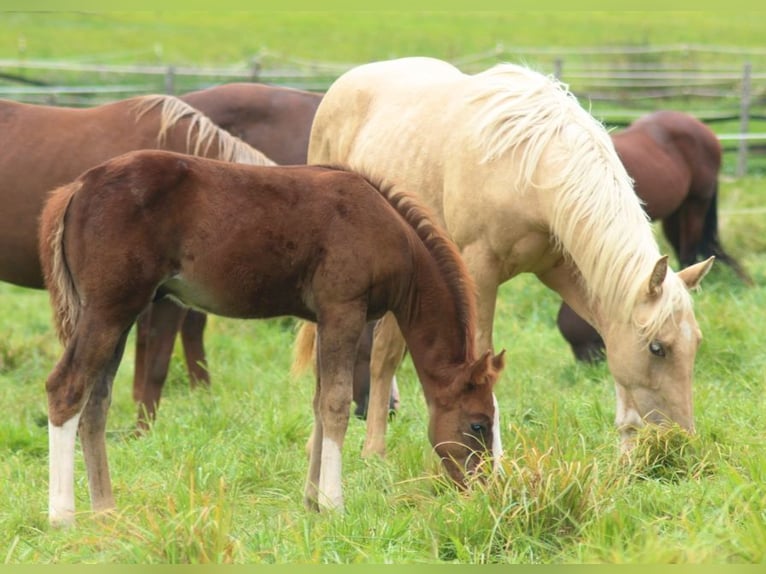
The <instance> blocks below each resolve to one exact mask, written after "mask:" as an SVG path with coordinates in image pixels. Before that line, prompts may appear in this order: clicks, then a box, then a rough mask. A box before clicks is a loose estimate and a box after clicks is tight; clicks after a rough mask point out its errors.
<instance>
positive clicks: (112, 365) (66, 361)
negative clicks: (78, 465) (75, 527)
mask: <svg viewBox="0 0 766 574" xmlns="http://www.w3.org/2000/svg"><path fill="white" fill-rule="evenodd" d="M125 338H126V328H124V326H123V328H113V329H105V328H103V326H101V325H98V324H97V323H95V322H93V321H89V320H88V318H87V317H85V316H84V317H83V318H82V319H81V320H80V322H79V323H78V326H77V328H76V330H75V332H74V334H73V336H72V338H71V339H70V341H69V343H68V345H67V347H66V350H65V351H64V355H63V356H62V358H61V359H60V360H59V362H58V364H57V365H56V367H55V369H54V370H53V372H52V373H51V375H50V376H49V377H48V380H47V382H46V391H47V394H48V417H49V423H48V433H49V438H48V440H49V455H50V459H49V464H50V466H49V473H50V481H49V499H48V500H49V519H50V522H51V523H52V524H64V525H65V524H70V523H72V522H73V521H74V510H75V506H74V447H75V436H76V432H77V428H78V423H79V429H80V436H81V441H82V445H83V454H84V456H85V462H86V466H87V469H88V480H89V485H90V493H91V502H92V505H93V508H94V509H95V510H105V509H108V508H111V507H113V506H114V500H113V497H112V488H111V481H110V479H109V470H108V466H107V459H106V446H105V425H106V411H107V410H108V408H109V398H110V395H111V384H112V379H113V377H114V373H115V371H116V369H117V365H118V364H119V360H120V357H121V356H122V351H123V349H124V345H125Z"/></svg>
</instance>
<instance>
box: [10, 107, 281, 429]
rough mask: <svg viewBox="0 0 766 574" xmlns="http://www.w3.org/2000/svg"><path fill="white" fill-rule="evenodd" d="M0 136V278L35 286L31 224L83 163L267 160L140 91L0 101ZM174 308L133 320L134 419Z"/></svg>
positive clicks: (193, 367) (192, 363)
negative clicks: (181, 156) (146, 152)
mask: <svg viewBox="0 0 766 574" xmlns="http://www.w3.org/2000/svg"><path fill="white" fill-rule="evenodd" d="M0 133H1V134H2V136H0V137H2V140H3V141H4V142H5V143H4V145H3V151H2V153H0V181H1V182H2V186H0V197H2V201H3V208H2V209H0V280H2V281H8V282H10V283H15V284H17V285H21V286H23V287H31V288H36V289H42V288H43V287H44V284H43V274H42V270H41V268H40V259H39V255H38V251H37V249H38V245H37V226H38V218H39V217H40V212H41V211H42V208H43V204H44V201H45V197H46V195H47V193H48V192H50V190H51V189H53V188H55V187H58V186H60V185H63V184H65V183H68V182H70V181H72V180H74V179H75V178H76V177H77V176H79V175H80V174H81V173H83V172H84V171H85V170H87V169H88V168H91V167H93V166H95V165H98V164H99V163H101V162H103V161H105V160H107V159H110V158H112V157H115V156H117V155H120V154H122V153H124V152H127V151H130V150H136V149H146V148H160V149H167V150H173V151H178V152H185V153H191V154H198V155H204V156H208V157H211V158H216V159H222V160H227V161H233V162H241V163H251V164H257V165H268V164H272V163H273V162H272V161H270V160H269V159H268V158H267V157H266V156H264V155H263V154H262V153H260V152H259V151H258V150H255V149H253V148H251V147H250V146H248V145H246V144H244V143H243V142H242V141H240V140H239V139H237V138H235V137H233V136H231V135H230V134H229V133H228V132H226V131H224V130H222V129H220V128H218V127H217V126H216V125H214V124H213V123H212V122H211V121H210V120H209V119H208V118H206V117H205V116H203V115H202V114H200V113H199V112H198V111H197V110H195V109H193V108H191V107H190V106H189V105H187V104H185V103H184V102H183V101H181V100H179V99H177V98H174V97H172V96H161V95H157V96H141V97H135V98H130V99H126V100H121V101H119V102H114V103H110V104H105V105H102V106H97V107H93V108H88V109H72V108H62V107H55V106H41V105H33V104H23V103H19V102H12V101H7V100H2V101H0ZM179 313H180V308H178V306H177V305H175V304H173V303H166V302H161V303H159V304H158V305H157V306H154V307H153V309H152V311H151V315H150V314H149V313H147V314H145V315H144V316H142V318H141V320H140V321H139V326H138V337H137V339H136V369H135V379H134V396H135V397H136V399H137V400H139V401H141V402H142V406H141V407H140V408H139V421H142V420H144V419H143V416H144V415H145V414H146V413H147V412H148V413H149V415H152V414H153V413H154V408H155V404H156V401H154V400H152V399H151V398H149V397H145V396H144V395H143V393H144V388H145V387H150V386H154V387H156V386H157V385H156V382H154V383H153V384H152V385H145V382H146V380H147V379H148V380H150V381H156V380H157V379H158V378H159V379H160V386H161V383H162V381H164V378H165V374H166V372H167V360H169V358H170V354H171V352H172V343H173V337H174V336H175V333H176V331H177V330H178V326H179V317H180V316H181V315H180V314H179ZM203 317H204V316H203ZM168 330H170V332H171V333H172V336H171V337H170V341H169V346H168V344H167V342H163V341H160V339H161V338H159V337H155V336H154V335H153V334H154V333H158V332H164V331H168ZM150 334H152V335H151V336H150ZM185 342H186V343H187V345H186V353H187V355H186V358H187V365H188V367H189V371H190V374H191V380H192V383H193V384H194V383H195V382H196V381H200V380H201V381H203V382H204V381H206V380H207V371H206V369H205V368H204V366H203V365H200V364H199V362H200V359H201V357H200V351H198V350H195V349H196V348H195V347H193V346H190V345H189V344H188V339H187V338H186V337H185ZM163 345H164V348H163ZM162 356H165V357H166V360H164V361H163V360H162V359H161V357H162ZM163 362H164V370H163V367H162V364H163ZM158 365H159V366H158ZM158 397H159V395H157V400H158ZM142 399H145V400H142Z"/></svg>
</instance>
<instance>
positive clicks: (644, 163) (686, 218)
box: [556, 111, 752, 362]
mask: <svg viewBox="0 0 766 574" xmlns="http://www.w3.org/2000/svg"><path fill="white" fill-rule="evenodd" d="M612 141H613V142H614V147H615V149H616V150H617V155H618V156H619V157H620V160H621V161H622V163H623V165H624V166H625V169H627V170H628V175H630V176H631V177H632V178H633V181H634V186H635V191H636V193H637V194H638V196H639V197H640V198H641V199H642V200H643V202H644V209H645V210H646V212H647V213H648V215H649V217H650V218H651V219H652V220H662V228H663V231H664V233H665V237H666V238H667V239H668V242H669V243H670V245H671V246H672V247H673V250H674V251H675V254H676V257H677V258H678V261H679V262H680V264H681V266H682V267H684V266H687V265H692V264H694V263H696V262H697V261H698V260H700V259H707V258H708V257H710V256H712V255H714V256H715V257H716V259H719V260H720V261H721V262H722V263H725V264H727V265H729V266H730V267H731V268H732V269H733V270H734V272H735V273H736V274H737V275H738V276H739V277H740V278H741V279H742V280H743V281H744V282H745V283H747V284H752V279H751V278H750V276H749V275H748V273H747V272H746V271H745V269H744V268H743V267H742V265H740V263H739V262H738V261H737V260H736V259H735V258H734V257H732V256H731V255H729V254H728V253H726V251H724V249H723V246H722V245H721V240H720V238H719V236H718V172H719V171H720V169H721V144H720V143H719V141H718V138H717V137H716V135H715V133H713V131H712V130H710V128H708V127H707V126H706V125H705V124H704V123H702V122H701V121H699V120H698V119H697V118H695V117H693V116H690V115H689V114H685V113H682V112H674V111H659V112H654V113H651V114H648V115H646V116H643V117H641V118H639V119H638V120H636V121H635V122H633V123H632V124H631V125H630V126H629V127H628V128H626V129H625V130H622V131H619V132H616V133H614V134H612ZM556 323H557V325H558V328H559V331H561V334H562V335H563V336H564V339H566V341H567V342H568V343H569V345H570V347H571V348H572V352H573V353H574V355H575V357H576V358H577V359H578V360H581V361H586V362H592V361H596V360H599V359H601V358H603V356H604V341H603V339H602V338H601V336H600V335H599V334H598V332H597V331H596V330H595V329H594V328H593V327H591V326H590V325H589V324H588V323H587V322H586V321H585V320H584V319H582V318H581V317H580V316H578V315H577V313H575V312H574V311H573V310H572V309H571V307H569V306H568V305H567V304H566V303H562V304H561V308H560V309H559V313H558V316H557V318H556Z"/></svg>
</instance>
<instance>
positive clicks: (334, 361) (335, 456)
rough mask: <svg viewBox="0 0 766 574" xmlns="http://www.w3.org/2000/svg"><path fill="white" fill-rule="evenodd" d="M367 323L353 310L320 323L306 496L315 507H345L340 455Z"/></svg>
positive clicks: (339, 311) (336, 313)
mask: <svg viewBox="0 0 766 574" xmlns="http://www.w3.org/2000/svg"><path fill="white" fill-rule="evenodd" d="M364 326H365V315H364V313H359V312H358V311H357V310H355V309H352V310H349V309H348V308H341V309H335V310H333V312H332V313H330V312H328V313H324V316H323V317H322V318H320V320H319V322H318V327H317V363H318V364H317V371H318V379H317V391H316V395H315V397H314V416H315V426H314V437H313V441H312V449H311V460H310V461H309V475H308V479H307V481H306V482H307V484H306V497H305V498H306V501H307V503H309V506H310V507H314V506H317V507H319V508H328V509H333V510H342V509H343V486H342V483H341V477H342V460H341V453H342V451H343V441H344V439H345V437H346V430H347V428H348V419H349V416H350V409H351V400H352V394H353V372H354V360H355V358H356V349H357V345H358V343H359V337H360V335H361V333H362V329H364ZM317 459H319V462H318V463H317ZM317 467H318V470H319V476H318V482H317V476H316V472H317ZM313 501H315V502H313Z"/></svg>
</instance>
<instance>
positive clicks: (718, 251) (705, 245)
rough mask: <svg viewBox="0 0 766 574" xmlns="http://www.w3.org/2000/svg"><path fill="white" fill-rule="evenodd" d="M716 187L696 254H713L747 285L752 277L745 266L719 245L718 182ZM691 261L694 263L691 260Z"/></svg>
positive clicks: (704, 257) (706, 255)
mask: <svg viewBox="0 0 766 574" xmlns="http://www.w3.org/2000/svg"><path fill="white" fill-rule="evenodd" d="M715 186H716V189H715V193H713V199H712V200H711V201H710V207H708V210H707V213H706V214H705V223H704V224H703V228H702V241H701V242H700V246H699V249H698V252H699V253H698V255H700V256H701V257H702V259H707V258H708V257H710V256H711V255H715V257H716V259H718V260H720V261H721V262H722V263H725V264H726V265H728V266H729V267H731V268H732V270H733V271H734V273H736V274H737V276H738V277H739V278H740V279H742V281H744V282H745V283H746V284H747V285H753V279H752V278H751V277H750V274H749V273H748V272H747V271H745V268H744V267H743V266H742V265H741V264H740V263H739V261H737V260H736V259H735V258H734V257H732V256H731V255H729V254H728V253H726V251H724V249H723V245H721V239H720V237H719V236H718V182H716V184H715ZM691 263H695V262H694V261H692V262H691Z"/></svg>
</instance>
